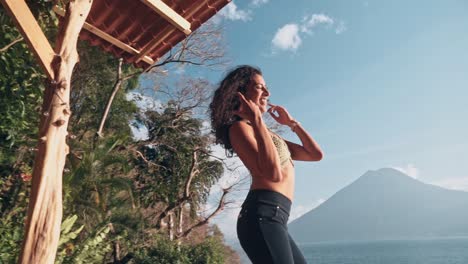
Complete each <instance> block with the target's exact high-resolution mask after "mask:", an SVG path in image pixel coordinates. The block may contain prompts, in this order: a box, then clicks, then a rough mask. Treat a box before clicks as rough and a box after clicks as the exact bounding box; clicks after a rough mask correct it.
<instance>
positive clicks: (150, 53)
mask: <svg viewBox="0 0 468 264" xmlns="http://www.w3.org/2000/svg"><path fill="white" fill-rule="evenodd" d="M229 2H230V0H94V1H93V5H92V8H91V11H90V13H89V15H88V17H87V19H86V23H85V25H84V29H85V30H82V31H81V33H80V39H82V40H85V41H88V42H89V43H90V44H91V45H93V46H99V47H101V48H102V49H103V50H105V51H107V52H109V53H112V54H113V55H114V56H116V57H119V58H123V59H124V61H125V62H127V63H133V64H134V65H135V66H137V67H140V68H147V67H148V66H151V65H152V64H153V63H155V62H156V61H158V59H159V58H160V57H162V56H163V55H164V54H165V53H166V52H168V51H169V50H170V49H171V48H172V47H173V46H175V45H176V44H177V43H179V42H180V41H182V40H183V39H184V38H186V37H187V35H188V34H190V33H191V32H193V31H195V30H196V29H197V28H199V27H200V26H201V25H202V24H203V23H204V22H206V21H207V20H208V19H210V18H211V17H212V16H213V15H215V14H216V13H217V12H218V11H219V10H220V9H221V8H223V7H224V6H225V5H226V4H228V3H229ZM54 10H55V12H56V13H57V14H58V15H62V16H63V14H64V11H63V10H60V9H59V8H55V9H54Z"/></svg>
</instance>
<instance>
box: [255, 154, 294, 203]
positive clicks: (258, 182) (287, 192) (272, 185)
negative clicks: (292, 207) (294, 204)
mask: <svg viewBox="0 0 468 264" xmlns="http://www.w3.org/2000/svg"><path fill="white" fill-rule="evenodd" d="M281 175H282V176H283V177H282V178H283V179H282V180H281V181H279V182H274V181H271V180H269V179H267V178H265V177H261V176H255V175H252V185H251V186H250V189H251V190H255V189H263V190H272V191H275V192H279V193H281V194H283V195H284V196H286V197H288V198H289V200H291V201H292V200H293V196H294V166H293V163H292V161H291V160H290V161H288V162H286V163H285V164H284V165H283V167H282V168H281Z"/></svg>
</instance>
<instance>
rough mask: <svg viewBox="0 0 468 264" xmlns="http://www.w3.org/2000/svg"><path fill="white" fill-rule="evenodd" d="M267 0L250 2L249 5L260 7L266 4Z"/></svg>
mask: <svg viewBox="0 0 468 264" xmlns="http://www.w3.org/2000/svg"><path fill="white" fill-rule="evenodd" d="M268 1H269V0H252V2H251V4H252V5H253V6H261V5H264V4H266V3H268Z"/></svg>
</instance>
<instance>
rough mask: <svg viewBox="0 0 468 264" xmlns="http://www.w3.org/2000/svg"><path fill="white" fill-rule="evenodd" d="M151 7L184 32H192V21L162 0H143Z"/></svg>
mask: <svg viewBox="0 0 468 264" xmlns="http://www.w3.org/2000/svg"><path fill="white" fill-rule="evenodd" d="M141 1H142V2H143V3H144V4H145V5H147V6H148V7H149V8H151V9H153V10H154V11H155V12H156V13H158V14H159V15H160V16H162V17H163V18H164V19H166V20H167V21H169V23H171V24H172V25H173V26H174V27H176V28H177V29H179V30H180V31H182V32H184V34H185V35H189V34H190V33H192V30H190V22H188V21H187V20H186V19H185V18H183V17H182V16H181V15H179V14H178V13H177V12H176V11H174V10H172V8H170V7H169V6H168V5H166V4H165V3H164V2H163V1H161V0H141Z"/></svg>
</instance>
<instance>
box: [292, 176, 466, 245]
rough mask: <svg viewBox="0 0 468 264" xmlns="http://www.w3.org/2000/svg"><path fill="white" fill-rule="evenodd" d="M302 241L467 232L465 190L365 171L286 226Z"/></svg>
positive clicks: (414, 236)
mask: <svg viewBox="0 0 468 264" xmlns="http://www.w3.org/2000/svg"><path fill="white" fill-rule="evenodd" d="M289 231H290V233H291V234H292V235H293V237H294V238H295V239H296V240H297V241H298V242H300V243H304V242H317V241H346V240H374V239H404V238H421V237H436V236H460V235H463V236H464V235H468V192H463V191H454V190H448V189H444V188H441V187H438V186H434V185H429V184H425V183H422V182H420V181H418V180H415V179H413V178H411V177H409V176H407V175H405V174H403V173H401V172H399V171H397V170H394V169H389V168H385V169H380V170H377V171H368V172H367V173H365V174H364V175H362V176H361V177H360V178H359V179H357V180H356V181H354V182H353V183H351V184H350V185H348V186H347V187H345V188H343V189H341V190H340V191H338V192H337V193H336V194H335V195H333V196H332V197H331V198H330V199H328V200H327V201H326V202H324V203H323V204H321V205H320V206H319V207H317V208H315V209H314V210H312V211H310V212H308V213H307V214H305V215H303V216H302V217H300V218H298V219H296V220H295V221H293V222H292V223H290V224H289Z"/></svg>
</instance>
